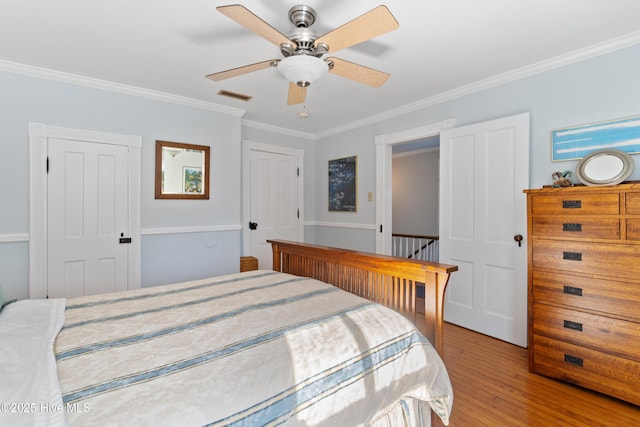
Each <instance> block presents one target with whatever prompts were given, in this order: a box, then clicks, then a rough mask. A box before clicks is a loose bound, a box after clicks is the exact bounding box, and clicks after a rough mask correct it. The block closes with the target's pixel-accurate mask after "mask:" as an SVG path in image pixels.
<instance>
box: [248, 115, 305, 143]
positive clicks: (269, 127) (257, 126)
mask: <svg viewBox="0 0 640 427" xmlns="http://www.w3.org/2000/svg"><path fill="white" fill-rule="evenodd" d="M242 125H243V126H247V127H250V128H254V129H260V130H266V131H269V132H275V133H280V134H283V135H289V136H295V137H298V138H304V139H310V140H315V139H316V136H315V135H314V134H312V133H307V132H300V131H297V130H292V129H287V128H283V127H279V126H273V125H269V124H266V123H262V122H255V121H253V120H245V119H243V120H242Z"/></svg>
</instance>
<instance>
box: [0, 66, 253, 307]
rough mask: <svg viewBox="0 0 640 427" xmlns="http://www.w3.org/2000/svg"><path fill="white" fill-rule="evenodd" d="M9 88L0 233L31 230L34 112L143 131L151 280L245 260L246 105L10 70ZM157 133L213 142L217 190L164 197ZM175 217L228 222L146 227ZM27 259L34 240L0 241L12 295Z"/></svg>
mask: <svg viewBox="0 0 640 427" xmlns="http://www.w3.org/2000/svg"><path fill="white" fill-rule="evenodd" d="M0 93H2V96H1V97H0V152H1V153H2V156H0V182H1V183H2V184H0V200H2V208H0V236H7V235H9V236H11V235H28V233H29V224H28V222H29V202H28V201H29V183H28V177H29V152H28V148H29V140H28V123H29V122H41V123H45V124H47V125H51V126H60V127H70V128H78V129H86V130H95V131H101V132H111V133H118V134H134V135H140V136H142V153H141V159H142V161H141V163H142V164H141V171H140V173H141V228H142V233H143V236H142V242H141V247H142V254H141V256H142V265H141V269H142V285H143V286H150V285H156V284H162V283H170V282H172V281H176V280H188V279H193V278H200V277H205V276H209V275H213V274H224V273H230V272H234V271H238V270H239V256H240V231H238V230H237V229H238V227H239V225H240V200H241V197H240V182H241V181H240V166H241V165H240V158H241V150H240V147H241V144H240V142H241V135H240V133H241V125H240V121H241V118H240V115H239V114H227V113H226V112H217V111H209V110H205V109H201V108H194V107H188V106H182V105H177V104H173V103H168V102H160V101H156V100H151V99H147V98H142V97H137V96H129V95H124V94H120V93H115V92H110V91H103V90H98V89H92V88H88V87H84V86H79V85H72V84H66V83H60V82H55V81H51V80H45V79H38V78H33V77H28V76H23V75H18V74H12V73H6V72H0ZM157 139H160V140H166V141H177V142H185V143H190V144H200V145H209V146H210V147H211V166H212V167H211V169H212V175H211V190H210V192H211V198H210V200H196V201H184V200H155V198H154V168H155V166H154V156H155V141H156V140H157ZM175 227H180V228H182V227H201V228H206V227H216V228H217V229H223V230H225V231H220V232H211V233H201V232H194V233H181V234H153V235H145V230H149V229H153V230H154V232H157V231H158V230H162V229H171V228H175ZM228 229H230V230H232V231H226V230H228ZM5 240H6V239H5ZM28 262H29V261H28V243H27V242H26V241H25V242H23V241H18V242H5V243H0V284H1V285H2V286H3V288H4V289H5V293H6V295H7V297H9V298H13V297H16V298H26V297H27V296H28ZM170 266H171V267H174V268H173V269H170V268H169V267H170ZM170 271H171V272H170Z"/></svg>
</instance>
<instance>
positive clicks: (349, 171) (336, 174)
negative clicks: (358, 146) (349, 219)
mask: <svg viewBox="0 0 640 427" xmlns="http://www.w3.org/2000/svg"><path fill="white" fill-rule="evenodd" d="M356 174H357V157H356V156H352V157H345V158H343V159H336V160H329V211H330V212H332V211H333V212H355V211H356Z"/></svg>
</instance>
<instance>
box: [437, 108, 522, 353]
mask: <svg viewBox="0 0 640 427" xmlns="http://www.w3.org/2000/svg"><path fill="white" fill-rule="evenodd" d="M440 152H441V160H440V165H441V168H440V170H441V176H440V262H443V263H447V264H455V265H457V266H458V268H459V270H458V271H457V272H455V273H454V274H452V276H451V279H450V282H449V285H448V287H447V294H446V295H447V297H446V303H445V319H446V320H447V321H449V322H452V323H455V324H458V325H461V326H463V327H466V328H469V329H472V330H475V331H478V332H481V333H484V334H487V335H490V336H493V337H496V338H499V339H502V340H504V341H508V342H511V343H513V344H516V345H519V346H522V347H526V345H527V245H526V242H525V241H524V240H521V241H518V240H519V239H520V236H521V237H522V239H526V231H527V223H526V198H525V196H524V194H523V192H522V190H524V189H526V188H527V187H528V183H529V114H528V113H525V114H519V115H516V116H511V117H506V118H502V119H498V120H492V121H489V122H483V123H477V124H473V125H469V126H463V127H458V128H453V129H449V130H444V131H443V132H442V133H441V135H440Z"/></svg>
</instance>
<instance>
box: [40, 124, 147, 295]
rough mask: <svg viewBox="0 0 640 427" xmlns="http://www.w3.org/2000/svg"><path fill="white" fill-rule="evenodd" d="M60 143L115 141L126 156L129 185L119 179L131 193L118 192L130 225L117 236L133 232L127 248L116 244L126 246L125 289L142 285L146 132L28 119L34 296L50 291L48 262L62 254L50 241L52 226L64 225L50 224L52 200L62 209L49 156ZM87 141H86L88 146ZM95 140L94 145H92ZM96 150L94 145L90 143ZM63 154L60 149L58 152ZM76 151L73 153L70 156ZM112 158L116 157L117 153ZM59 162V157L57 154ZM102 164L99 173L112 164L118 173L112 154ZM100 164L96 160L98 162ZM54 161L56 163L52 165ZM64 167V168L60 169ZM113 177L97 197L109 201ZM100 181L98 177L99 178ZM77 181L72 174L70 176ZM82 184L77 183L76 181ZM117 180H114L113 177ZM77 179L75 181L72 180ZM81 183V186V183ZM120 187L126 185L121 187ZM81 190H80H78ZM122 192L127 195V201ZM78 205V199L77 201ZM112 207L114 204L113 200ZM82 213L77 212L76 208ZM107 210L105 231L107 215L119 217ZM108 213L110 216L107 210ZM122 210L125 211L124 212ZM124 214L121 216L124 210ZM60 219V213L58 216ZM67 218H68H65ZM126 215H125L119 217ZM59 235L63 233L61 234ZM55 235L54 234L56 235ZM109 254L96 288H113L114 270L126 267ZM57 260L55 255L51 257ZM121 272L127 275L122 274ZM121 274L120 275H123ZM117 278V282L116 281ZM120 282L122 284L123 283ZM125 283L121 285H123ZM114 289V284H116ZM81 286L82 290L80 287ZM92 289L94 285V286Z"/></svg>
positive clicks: (124, 171) (93, 245)
mask: <svg viewBox="0 0 640 427" xmlns="http://www.w3.org/2000/svg"><path fill="white" fill-rule="evenodd" d="M56 144H63V145H64V144H80V145H79V146H77V147H79V150H80V151H78V150H76V151H78V152H83V151H85V149H86V148H87V147H96V146H100V147H107V146H113V147H116V148H115V151H116V152H118V153H120V154H119V155H120V156H121V157H122V155H123V154H124V155H125V157H126V159H125V162H124V165H123V167H122V168H120V169H118V172H117V173H118V174H124V175H125V176H124V179H126V182H125V183H124V186H123V184H122V179H123V177H122V176H119V177H118V180H119V182H120V188H124V191H125V192H126V195H124V196H123V195H122V194H119V196H120V199H121V202H120V203H121V204H122V203H124V202H126V205H127V207H126V213H125V214H124V215H125V216H124V218H125V221H126V224H125V225H126V231H119V232H117V233H118V236H117V238H119V237H120V236H119V233H122V232H124V233H125V235H124V236H123V237H130V238H131V243H130V244H125V246H126V248H123V247H122V246H120V244H119V240H117V241H116V242H115V244H114V245H113V249H114V250H115V251H116V252H118V251H119V252H122V251H123V250H124V251H126V265H127V267H126V273H125V274H126V278H125V279H126V285H125V286H124V288H126V289H135V288H139V287H140V150H141V147H142V138H141V137H139V136H134V135H119V134H111V133H104V132H95V131H87V130H79V129H72V128H62V127H55V126H48V125H46V124H41V123H29V151H30V153H29V157H30V172H29V173H30V183H29V193H30V195H29V197H30V209H29V228H30V230H29V297H30V298H46V297H47V296H48V286H49V273H50V272H49V268H48V262H49V258H50V256H57V255H58V254H57V252H58V250H59V248H58V247H57V245H56V244H55V242H49V232H50V231H51V232H52V233H53V235H55V233H56V232H57V231H59V230H49V228H50V227H49V220H50V218H49V214H50V212H49V211H50V208H49V201H50V203H52V214H53V215H54V216H55V215H59V212H60V211H58V213H56V212H55V206H56V205H55V203H57V202H58V201H60V202H62V200H61V199H62V198H61V196H60V193H59V192H57V191H58V190H55V191H54V190H53V189H52V188H50V187H49V185H50V182H49V175H48V174H47V159H48V156H49V149H50V148H51V149H53V153H52V154H54V155H55V154H56V153H57V152H58V151H59V147H58V146H57V145H56ZM83 144H87V145H86V146H85V145H83ZM89 144H90V145H89ZM90 151H91V149H90ZM107 151H108V152H109V151H113V150H111V149H110V148H107ZM58 154H59V153H58ZM71 157H74V156H71ZM99 157H100V156H96V162H98V161H99V160H98V158H99ZM75 159H76V160H77V159H78V157H77V156H75ZM112 160H113V159H112ZM56 162H59V160H56ZM100 162H102V165H103V167H102V169H100V168H96V170H94V171H93V172H94V173H98V172H99V171H100V170H102V172H103V173H105V172H106V173H107V175H108V174H109V171H110V170H111V171H112V172H111V173H112V176H113V174H115V173H116V171H115V169H113V168H116V166H115V165H113V166H109V163H110V162H111V160H109V156H108V155H107V156H103V157H102V160H100ZM60 166H62V167H63V165H61V164H58V165H56V166H55V167H60ZM96 166H97V163H96ZM53 167H54V166H53V165H52V168H53ZM57 171H60V169H57ZM108 180H109V179H108V178H107V180H106V182H105V183H106V187H103V188H102V190H101V191H102V192H101V194H96V195H95V196H96V197H97V199H100V198H102V202H103V205H104V204H105V203H106V204H108V202H107V199H108V197H107V196H108V194H109V191H111V192H112V193H113V194H114V195H115V188H116V187H115V186H114V187H113V188H112V189H111V190H110V188H111V186H110V184H109V183H108ZM96 181H97V180H96ZM69 182H70V183H71V182H73V181H72V180H71V181H69ZM76 184H77V183H76ZM86 184H87V182H85V181H84V180H83V185H86ZM114 184H115V182H114ZM70 185H72V184H70ZM76 188H78V187H76ZM119 191H121V190H119ZM75 195H76V196H77V193H76V194H75ZM89 197H94V195H90V196H89ZM123 198H124V199H125V200H124V201H122V200H123ZM67 202H69V203H76V204H77V203H79V201H78V199H75V200H72V199H69V200H67ZM76 206H77V205H76ZM112 207H113V206H112ZM76 214H77V213H76ZM100 215H102V216H103V218H102V224H103V225H102V227H103V228H102V231H101V233H102V234H108V233H107V229H106V228H104V227H105V225H104V224H106V223H107V222H108V221H107V219H108V215H112V216H113V217H114V218H115V216H117V215H115V214H113V213H111V214H109V213H106V212H103V213H102V214H100ZM105 215H106V216H105ZM120 215H122V213H121V214H120ZM121 218H122V216H121ZM54 219H55V218H54ZM65 221H66V220H65ZM120 221H122V219H121V220H120ZM58 237H59V236H58ZM55 238H56V237H54V240H55ZM108 240H111V241H113V239H111V238H109V239H108ZM99 247H100V245H98V244H96V242H95V241H94V242H92V243H91V244H89V245H88V248H89V249H91V248H93V249H94V251H100V250H102V249H99ZM109 258H110V257H109V256H106V257H104V256H103V260H104V261H103V262H102V263H101V266H100V267H98V264H95V265H96V269H98V268H101V269H102V271H103V272H105V273H107V274H106V275H104V276H103V280H104V281H103V287H102V288H100V287H97V285H95V286H96V288H95V290H96V291H108V290H111V289H110V288H109V286H108V285H107V282H109V280H110V279H109V274H112V275H113V281H115V280H116V276H117V274H120V275H122V272H121V273H115V270H113V269H112V268H111V266H110V265H111V264H110V263H111V261H109V260H108V259H109ZM52 260H53V258H52ZM121 277H122V276H121ZM118 280H121V279H118ZM113 281H112V282H113ZM119 286H122V284H121V283H120V284H119ZM118 289H120V288H118ZM113 290H115V289H113ZM76 292H77V291H76ZM90 292H92V291H90ZM51 296H52V297H53V296H66V295H59V294H55V295H51Z"/></svg>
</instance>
